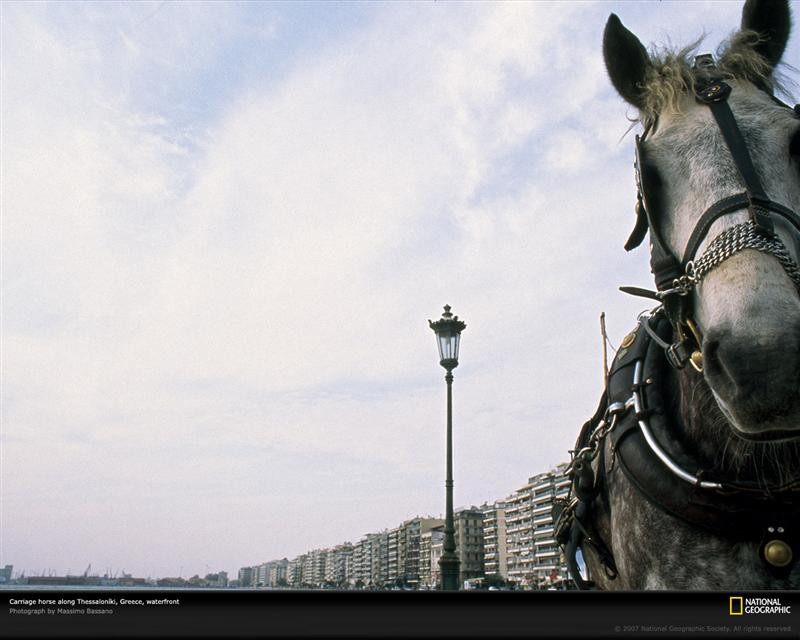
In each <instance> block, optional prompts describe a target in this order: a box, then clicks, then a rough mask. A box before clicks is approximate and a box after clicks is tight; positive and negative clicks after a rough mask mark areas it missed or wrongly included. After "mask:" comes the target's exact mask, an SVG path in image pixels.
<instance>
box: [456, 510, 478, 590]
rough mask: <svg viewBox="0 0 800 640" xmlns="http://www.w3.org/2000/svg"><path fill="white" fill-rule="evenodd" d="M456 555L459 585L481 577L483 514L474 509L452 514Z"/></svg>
mask: <svg viewBox="0 0 800 640" xmlns="http://www.w3.org/2000/svg"><path fill="white" fill-rule="evenodd" d="M454 520H455V522H454V524H455V529H456V533H455V537H456V553H457V554H458V559H459V585H462V586H463V584H464V581H465V580H470V579H472V578H482V577H483V575H484V574H483V512H482V511H481V510H480V509H478V508H476V507H470V508H469V509H460V510H459V511H456V512H455V514H454Z"/></svg>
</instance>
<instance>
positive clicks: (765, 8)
mask: <svg viewBox="0 0 800 640" xmlns="http://www.w3.org/2000/svg"><path fill="white" fill-rule="evenodd" d="M742 29H750V30H751V31H755V32H756V33H758V34H759V35H760V36H761V37H762V40H761V41H760V42H759V43H758V44H756V45H755V47H754V48H755V50H756V52H757V53H760V54H761V55H762V56H764V57H765V58H766V59H767V61H768V62H769V63H770V64H771V65H772V66H773V67H774V66H775V65H776V64H778V62H780V59H781V56H782V55H783V51H784V49H786V43H787V42H788V40H789V32H790V31H791V29H792V18H791V15H790V13H789V2H788V0H747V2H745V3H744V8H743V9H742Z"/></svg>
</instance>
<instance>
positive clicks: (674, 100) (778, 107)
mask: <svg viewBox="0 0 800 640" xmlns="http://www.w3.org/2000/svg"><path fill="white" fill-rule="evenodd" d="M653 10H654V11H657V10H658V7H657V5H654V6H653ZM789 32H790V11H789V5H788V2H786V1H785V0H783V1H771V2H769V1H767V0H763V1H752V0H748V2H746V3H745V6H744V9H743V12H742V24H741V29H740V30H739V31H737V32H736V33H735V34H734V35H733V36H732V37H731V38H730V39H729V40H728V41H727V42H726V43H725V44H724V46H723V47H721V48H720V50H719V52H718V56H717V59H716V60H715V59H714V58H713V57H712V56H710V55H703V56H696V57H694V58H693V57H692V55H691V54H693V52H694V47H688V48H687V49H684V50H682V51H660V52H654V53H648V52H647V50H646V49H645V48H644V47H643V46H642V44H641V43H640V41H639V40H638V39H637V37H636V36H635V35H633V34H632V33H631V32H630V31H628V30H627V29H626V28H625V27H624V26H623V25H622V23H621V22H620V20H619V19H618V18H617V16H616V15H613V14H612V15H611V16H610V18H609V20H608V23H607V24H606V28H605V33H604V36H603V55H604V58H605V63H606V68H607V70H608V74H609V76H610V78H611V82H612V83H613V85H614V87H615V88H616V89H617V91H618V92H619V93H620V95H621V96H622V97H623V98H624V99H625V100H626V101H627V102H628V103H629V104H630V105H632V106H633V107H635V108H636V110H637V111H638V113H639V122H640V124H641V125H642V127H643V133H642V134H641V136H637V137H636V138H637V139H636V151H637V154H636V156H637V160H636V167H637V171H636V174H637V188H638V192H639V193H638V204H637V223H636V228H635V229H634V231H633V233H632V235H631V237H630V239H629V240H628V243H627V245H626V249H629V250H630V249H632V248H634V247H635V246H637V245H638V244H639V243H641V242H642V240H643V238H644V236H645V234H646V233H647V232H648V231H649V234H650V252H651V267H652V270H653V273H654V275H655V280H656V286H657V289H658V291H655V292H650V291H646V290H643V289H634V288H631V287H628V288H626V289H627V291H628V292H629V293H634V294H636V295H643V296H646V297H651V298H653V299H654V300H657V301H658V302H659V303H660V306H658V307H656V309H655V310H654V311H653V312H650V313H649V314H643V316H642V317H641V318H640V322H639V324H638V326H637V328H636V329H635V330H634V331H632V332H631V333H630V334H629V335H628V336H626V338H625V339H624V340H623V341H622V344H621V346H620V349H619V350H618V352H617V355H616V358H615V360H614V363H613V365H612V367H611V370H610V372H609V380H608V385H607V389H606V392H605V393H604V396H603V398H602V400H601V404H600V407H599V408H598V411H597V413H596V415H595V416H594V417H593V418H592V419H591V420H589V421H588V422H587V423H586V425H584V428H583V430H582V432H581V435H580V436H579V439H578V443H577V445H576V448H575V450H574V451H573V452H572V453H573V459H572V466H571V471H572V475H573V486H572V493H571V496H570V497H571V500H570V501H569V502H567V503H564V504H562V505H561V507H560V508H559V509H557V511H560V514H559V517H558V522H557V534H558V537H559V542H561V543H562V545H564V547H565V551H566V556H567V559H568V563H570V564H571V569H572V570H573V576H575V578H576V582H578V583H579V586H581V587H583V588H587V587H591V586H592V585H591V584H588V583H585V582H584V581H583V580H582V578H581V577H580V576H578V575H576V569H577V567H576V563H575V554H576V551H577V549H579V548H580V549H581V550H582V552H583V556H584V557H585V559H586V563H587V565H588V567H589V569H590V572H591V577H592V580H593V581H594V583H595V586H596V587H597V588H601V589H719V590H744V589H787V588H789V589H790V588H797V587H800V562H798V559H799V558H800V440H798V438H800V393H798V391H799V389H798V382H799V381H800V295H799V294H798V292H799V290H800V271H798V266H797V260H798V249H799V248H800V216H798V213H800V107H795V108H794V109H792V108H790V107H789V106H787V105H786V104H783V103H782V102H781V101H780V100H778V99H777V98H776V97H774V95H773V92H774V90H775V88H776V86H778V82H779V81H778V76H779V74H777V73H776V71H775V67H776V65H777V64H778V63H779V61H780V59H781V56H782V55H783V52H784V49H785V47H786V43H787V41H788V37H789ZM695 46H696V45H695ZM793 62H797V61H793Z"/></svg>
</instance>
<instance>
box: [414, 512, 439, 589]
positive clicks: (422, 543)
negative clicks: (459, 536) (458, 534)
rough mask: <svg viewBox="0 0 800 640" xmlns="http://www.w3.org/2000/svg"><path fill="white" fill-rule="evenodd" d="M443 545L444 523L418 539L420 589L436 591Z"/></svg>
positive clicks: (422, 534)
mask: <svg viewBox="0 0 800 640" xmlns="http://www.w3.org/2000/svg"><path fill="white" fill-rule="evenodd" d="M443 544H444V523H442V524H440V525H437V526H434V527H431V528H430V529H428V530H427V531H425V532H423V533H421V534H420V538H419V558H420V560H419V583H418V585H417V586H418V588H420V589H438V588H439V584H440V582H441V580H442V573H441V569H440V568H439V558H441V557H442V545H443Z"/></svg>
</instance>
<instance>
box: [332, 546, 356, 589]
mask: <svg viewBox="0 0 800 640" xmlns="http://www.w3.org/2000/svg"><path fill="white" fill-rule="evenodd" d="M352 560H353V545H351V544H350V543H349V542H345V543H344V544H340V545H337V546H336V547H334V548H333V549H331V550H330V551H329V552H328V562H327V564H326V565H325V582H326V583H327V584H329V585H334V586H337V587H343V586H345V585H346V584H349V583H350V577H351V572H352Z"/></svg>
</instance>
